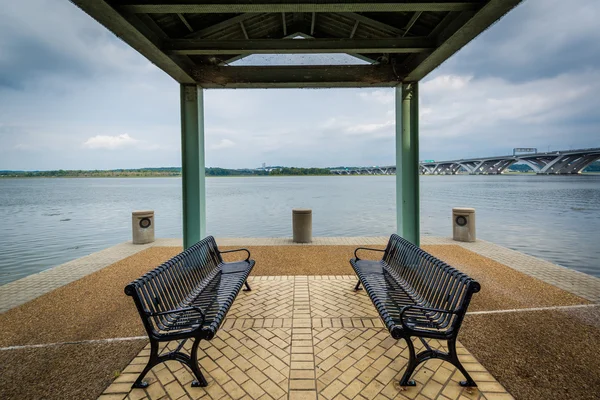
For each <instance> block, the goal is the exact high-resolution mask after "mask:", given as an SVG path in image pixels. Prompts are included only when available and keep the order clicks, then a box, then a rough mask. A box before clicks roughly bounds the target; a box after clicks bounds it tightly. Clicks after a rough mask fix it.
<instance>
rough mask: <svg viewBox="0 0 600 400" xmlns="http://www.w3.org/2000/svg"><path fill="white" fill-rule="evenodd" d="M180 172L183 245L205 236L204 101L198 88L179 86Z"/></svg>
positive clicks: (188, 244) (191, 243) (193, 242)
mask: <svg viewBox="0 0 600 400" xmlns="http://www.w3.org/2000/svg"><path fill="white" fill-rule="evenodd" d="M181 172H182V187H183V196H182V201H183V247H184V248H185V249H187V248H188V247H190V246H192V245H193V244H195V243H197V242H198V241H200V240H202V239H203V238H204V237H205V236H206V185H205V175H204V101H203V91H202V88H201V87H199V86H196V85H181Z"/></svg>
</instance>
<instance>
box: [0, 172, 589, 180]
mask: <svg viewBox="0 0 600 400" xmlns="http://www.w3.org/2000/svg"><path fill="white" fill-rule="evenodd" d="M501 175H503V176H543V175H537V174H535V173H534V172H507V173H503V174H501ZM577 175H580V176H581V175H585V176H587V175H590V176H593V175H600V172H597V171H592V172H582V173H581V174H577ZM303 176H335V177H360V176H395V175H385V174H373V175H338V174H312V175H297V174H277V175H206V178H263V177H267V178H283V177H303ZM420 176H471V175H470V174H466V173H465V174H455V175H430V174H421V175H420ZM476 176H488V175H476ZM490 176H491V175H490ZM549 176H554V175H549ZM557 176H575V175H557ZM77 178H86V179H87V178H139V179H144V178H181V174H179V175H166V174H165V175H162V174H155V175H154V174H149V175H128V174H122V175H102V174H94V175H62V176H56V175H25V174H23V175H3V174H0V179H77Z"/></svg>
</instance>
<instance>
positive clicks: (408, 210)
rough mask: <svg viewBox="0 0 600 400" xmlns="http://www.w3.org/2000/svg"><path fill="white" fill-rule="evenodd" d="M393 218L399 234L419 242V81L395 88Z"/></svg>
mask: <svg viewBox="0 0 600 400" xmlns="http://www.w3.org/2000/svg"><path fill="white" fill-rule="evenodd" d="M396 219H397V230H398V235H400V236H402V237H403V238H405V239H407V240H409V241H410V242H412V243H414V244H415V245H417V246H419V244H420V238H419V235H420V226H419V223H420V219H419V84H418V83H417V82H414V83H403V84H402V85H399V86H397V87H396Z"/></svg>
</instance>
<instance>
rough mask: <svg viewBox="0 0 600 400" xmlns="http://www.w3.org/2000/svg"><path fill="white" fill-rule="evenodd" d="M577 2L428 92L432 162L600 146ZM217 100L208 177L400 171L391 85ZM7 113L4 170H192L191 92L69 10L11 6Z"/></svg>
mask: <svg viewBox="0 0 600 400" xmlns="http://www.w3.org/2000/svg"><path fill="white" fill-rule="evenodd" d="M2 2H4V3H8V0H0V3H2ZM564 3H567V2H561V1H558V0H528V1H526V2H525V3H524V5H522V6H520V7H518V8H517V9H516V10H514V11H513V12H512V13H511V14H509V15H508V16H507V17H506V18H504V19H503V20H502V21H500V22H499V23H498V24H496V25H495V26H493V27H492V28H490V29H489V30H488V31H487V32H485V33H484V34H483V35H482V36H481V37H479V38H477V39H476V40H475V41H474V42H473V43H471V44H469V45H468V46H467V47H465V48H464V49H463V50H461V51H460V52H459V53H458V54H456V55H455V56H454V57H452V59H451V60H449V61H448V62H447V63H445V64H444V65H443V66H442V67H441V68H439V69H438V70H436V71H434V72H433V73H432V74H431V75H430V76H428V77H427V78H426V79H425V80H424V81H423V82H422V84H421V91H420V93H421V101H420V109H421V123H420V127H421V139H420V140H421V158H423V159H448V158H467V157H475V156H483V155H496V154H506V153H509V152H510V151H511V149H512V148H513V147H522V146H523V147H529V146H532V147H538V148H540V149H546V148H547V147H548V146H550V147H551V148H552V149H559V148H569V147H572V148H578V147H593V146H600V131H599V128H600V114H599V113H598V112H597V110H598V109H600V99H599V98H598V97H597V96H596V93H598V91H600V83H599V82H600V62H599V61H600V47H599V46H598V45H597V43H598V41H599V40H600V30H599V29H597V27H596V25H595V24H594V21H593V16H594V15H598V12H600V4H598V2H597V1H591V0H581V1H579V2H577V4H576V5H575V4H573V3H571V4H564ZM320 57H326V56H320ZM336 59H337V62H338V63H346V62H351V63H356V62H357V61H356V59H354V58H350V57H347V56H346V58H344V57H343V56H336ZM309 61H311V60H309V59H308V58H307V57H299V58H294V59H290V57H283V58H280V59H278V60H276V59H274V58H273V57H262V58H261V57H254V58H248V59H245V60H241V61H239V62H238V63H241V64H246V65H248V64H253V63H265V62H266V63H296V64H298V63H307V62H309ZM312 61H313V62H314V60H312ZM204 104H205V117H206V123H205V131H206V162H207V165H209V166H221V167H231V168H241V167H256V166H259V165H260V164H261V163H263V162H266V163H267V164H271V165H276V164H283V165H295V166H339V165H386V164H393V163H394V162H395V143H394V137H395V136H394V131H395V129H394V122H395V115H394V91H393V90H392V89H363V90H353V89H337V90H289V89H287V90H208V91H206V93H205V102H204ZM0 105H1V106H0V169H56V168H63V169H70V168H73V169H87V168H90V169H92V168H135V167H147V166H175V165H180V163H181V155H180V148H179V146H180V128H179V88H178V85H177V83H175V82H174V81H172V80H171V79H170V78H169V77H168V76H167V75H166V74H164V73H163V72H162V71H160V70H158V69H157V68H156V67H155V66H153V65H152V64H150V63H149V62H148V61H147V60H145V59H144V58H143V57H141V56H140V55H139V54H137V53H136V52H135V51H134V50H132V49H130V48H129V47H128V46H126V45H125V44H123V43H122V42H121V41H120V40H119V39H117V38H116V37H114V36H113V35H112V34H110V33H109V32H107V31H106V29H104V28H103V27H101V26H100V25H99V24H97V23H96V22H95V21H93V20H92V19H91V18H89V17H88V16H87V15H85V14H84V13H83V12H81V11H80V10H79V9H77V8H76V7H75V6H73V5H72V4H70V3H69V2H66V1H61V2H56V1H53V0H29V1H27V2H10V7H3V6H1V5H0Z"/></svg>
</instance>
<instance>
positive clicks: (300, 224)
mask: <svg viewBox="0 0 600 400" xmlns="http://www.w3.org/2000/svg"><path fill="white" fill-rule="evenodd" d="M292 230H293V232H294V243H310V242H312V210H310V209H305V208H300V209H294V210H292Z"/></svg>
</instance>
